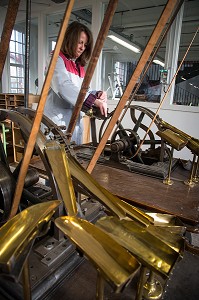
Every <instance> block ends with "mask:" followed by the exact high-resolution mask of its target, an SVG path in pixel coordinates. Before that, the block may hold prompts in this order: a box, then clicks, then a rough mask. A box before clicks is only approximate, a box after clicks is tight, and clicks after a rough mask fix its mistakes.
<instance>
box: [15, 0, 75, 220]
mask: <svg viewBox="0 0 199 300" xmlns="http://www.w3.org/2000/svg"><path fill="white" fill-rule="evenodd" d="M73 5H74V0H69V1H68V5H67V7H66V11H65V14H64V18H63V22H62V26H61V28H60V32H59V36H58V40H57V43H56V47H55V50H54V53H53V56H52V59H51V62H50V65H49V68H48V72H47V75H46V79H45V82H44V85H43V88H42V91H41V96H40V100H39V104H38V107H37V111H36V114H35V118H34V121H33V125H32V129H31V132H30V136H29V139H28V143H27V147H26V150H25V153H24V157H23V161H22V164H21V169H20V172H19V176H18V180H17V185H16V189H15V194H14V198H13V204H12V208H11V213H10V216H9V218H12V217H13V216H15V215H16V213H17V210H18V206H19V202H20V199H21V195H22V191H23V186H24V181H25V177H26V174H27V170H28V166H29V163H30V159H31V156H32V153H33V150H34V146H35V142H36V138H37V134H38V132H39V128H40V124H41V120H42V116H43V111H44V107H45V103H46V98H47V95H48V90H49V88H50V83H51V79H52V76H53V72H54V69H55V65H56V62H57V58H58V56H59V52H60V48H61V45H62V42H63V39H64V35H65V31H66V28H67V26H68V21H69V18H70V14H71V11H72V8H73Z"/></svg>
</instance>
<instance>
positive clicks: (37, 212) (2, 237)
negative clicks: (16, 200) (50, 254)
mask: <svg viewBox="0 0 199 300" xmlns="http://www.w3.org/2000/svg"><path fill="white" fill-rule="evenodd" d="M60 203H61V201H60V200H54V201H48V202H44V203H39V204H35V205H33V206H31V207H29V208H27V209H25V210H23V211H22V212H21V213H19V214H17V215H16V216H15V217H13V218H12V219H10V220H9V221H7V222H6V223H5V224H4V225H3V226H2V227H1V228H0V245H1V247H0V270H1V273H8V274H12V275H13V276H16V277H17V276H19V274H20V272H21V270H22V265H23V262H24V261H25V259H26V254H28V252H29V249H30V246H32V242H33V241H34V239H35V238H36V237H37V236H38V235H40V234H41V233H42V231H43V230H45V229H46V226H45V225H47V223H48V222H49V221H50V219H51V217H52V215H53V213H54V212H55V210H56V208H57V207H58V206H59V205H60Z"/></svg>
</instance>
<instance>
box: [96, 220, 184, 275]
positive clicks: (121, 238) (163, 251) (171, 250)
mask: <svg viewBox="0 0 199 300" xmlns="http://www.w3.org/2000/svg"><path fill="white" fill-rule="evenodd" d="M96 225H97V226H99V228H101V229H103V230H104V231H105V232H107V233H108V234H110V236H111V237H113V238H114V239H115V240H117V241H118V243H120V244H121V245H122V246H123V247H125V248H126V249H128V250H129V251H130V252H131V253H132V254H133V255H134V256H135V257H136V258H137V259H138V260H139V261H140V262H141V263H142V264H143V265H144V266H147V267H149V268H150V269H152V270H154V271H155V272H158V273H160V274H161V275H164V276H168V275H169V274H170V272H171V270H172V268H173V266H174V264H175V263H176V261H177V260H178V258H179V257H180V255H179V254H180V252H181V251H183V249H184V240H183V238H182V237H180V236H179V235H176V234H173V233H170V232H169V231H167V230H164V229H163V228H161V227H159V228H158V227H157V228H156V227H155V226H153V225H151V226H149V227H145V228H143V227H141V226H139V225H137V224H136V223H135V222H133V221H127V220H120V221H119V220H118V219H117V218H116V217H102V218H101V219H99V220H98V221H97V223H96Z"/></svg>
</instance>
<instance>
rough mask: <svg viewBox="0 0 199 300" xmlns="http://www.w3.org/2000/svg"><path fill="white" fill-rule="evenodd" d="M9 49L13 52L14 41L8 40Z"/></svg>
mask: <svg viewBox="0 0 199 300" xmlns="http://www.w3.org/2000/svg"><path fill="white" fill-rule="evenodd" d="M10 51H11V52H15V42H14V41H10Z"/></svg>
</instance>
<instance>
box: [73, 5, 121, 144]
mask: <svg viewBox="0 0 199 300" xmlns="http://www.w3.org/2000/svg"><path fill="white" fill-rule="evenodd" d="M117 3H118V0H110V1H109V4H108V7H107V10H106V14H105V16H104V20H103V23H102V26H101V28H100V31H99V34H98V37H97V39H96V43H95V46H94V49H93V52H92V56H91V59H90V62H89V64H88V68H87V71H86V75H85V77H84V80H83V82H82V87H81V90H80V92H79V95H78V97H77V101H76V104H75V108H74V110H73V114H72V116H71V119H70V122H69V125H68V129H67V132H68V133H70V135H69V136H70V137H69V138H68V139H69V140H70V139H71V136H72V133H73V131H74V129H75V125H76V123H77V119H78V117H79V114H80V111H81V108H82V104H83V102H84V99H85V95H86V93H87V91H88V87H89V84H90V81H91V79H92V76H93V73H94V71H95V67H96V65H97V62H98V58H99V56H100V53H101V50H102V47H103V45H104V41H105V38H106V36H107V34H108V31H109V28H110V25H111V23H112V19H113V15H114V13H115V10H116V7H117Z"/></svg>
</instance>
